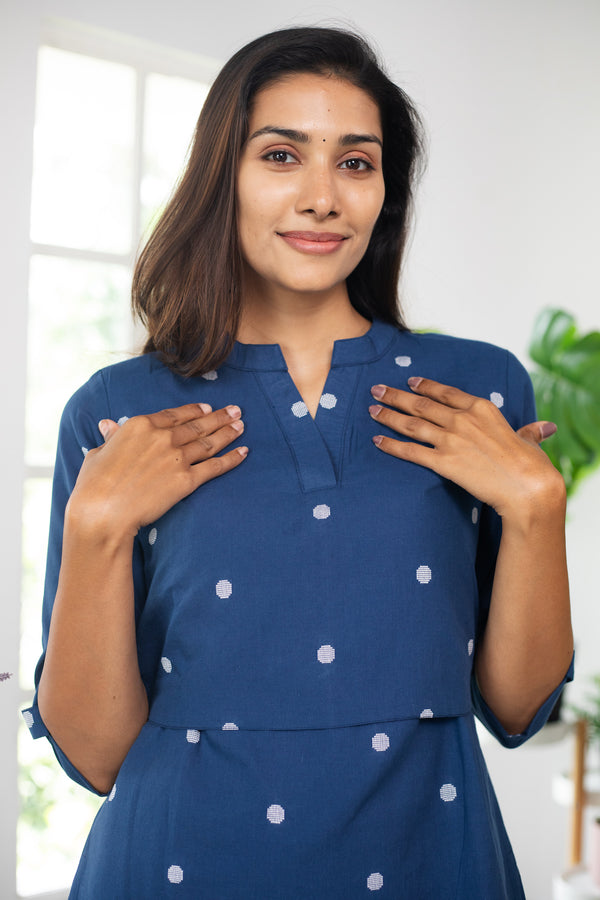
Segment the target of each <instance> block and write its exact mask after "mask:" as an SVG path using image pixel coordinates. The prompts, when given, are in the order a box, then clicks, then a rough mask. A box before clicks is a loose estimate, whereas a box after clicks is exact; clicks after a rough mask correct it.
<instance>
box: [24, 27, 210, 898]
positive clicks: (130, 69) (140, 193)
mask: <svg viewBox="0 0 600 900" xmlns="http://www.w3.org/2000/svg"><path fill="white" fill-rule="evenodd" d="M215 70H216V66H215V64H214V62H212V61H206V60H201V59H197V58H193V57H190V56H189V55H186V54H178V53H175V52H170V51H168V50H166V49H164V48H157V47H153V46H148V45H146V44H142V43H141V42H138V41H132V40H128V39H124V38H120V37H118V36H114V35H109V36H107V35H102V34H98V33H97V32H93V31H91V30H88V29H85V28H80V27H77V26H67V25H65V24H62V23H61V24H60V25H58V24H57V25H52V26H48V29H47V33H46V35H45V36H44V41H43V44H42V46H41V47H40V49H39V57H38V83H37V99H36V114H35V134H34V154H33V160H34V161H33V185H32V206H31V257H30V268H29V331H28V365H27V399H26V438H25V484H24V509H23V575H22V604H21V645H20V669H19V679H20V688H21V700H22V705H26V704H27V703H29V702H30V700H31V695H32V690H33V671H34V667H35V662H36V660H37V657H38V656H39V651H40V644H39V635H40V617H41V597H42V585H43V571H44V561H45V553H46V541H47V530H48V513H49V499H50V486H51V477H52V464H53V458H54V453H55V446H56V436H57V429H58V421H59V418H60V413H61V410H62V407H63V406H64V404H65V402H66V401H67V399H68V398H69V396H70V395H71V394H72V393H73V391H74V390H75V389H76V388H77V387H79V385H80V384H82V383H83V382H84V381H85V380H86V379H87V378H88V377H89V376H90V375H91V374H92V373H93V372H94V371H95V370H96V369H98V368H99V367H101V366H104V365H108V364H110V363H112V362H116V361H117V360H119V359H121V358H123V357H124V356H126V355H129V354H130V353H131V352H135V351H136V350H137V349H139V345H140V338H141V335H139V334H137V333H136V330H135V328H134V325H133V322H132V320H131V316H130V312H129V287H130V281H131V272H132V266H133V262H134V259H135V254H136V251H137V248H138V246H139V243H140V239H141V238H142V237H143V235H144V233H146V232H147V230H148V228H149V226H150V225H151V223H152V220H153V219H154V218H155V216H156V214H157V212H158V211H159V210H160V208H161V206H162V205H163V204H164V203H165V201H166V199H167V197H168V195H169V193H170V190H171V188H172V185H173V183H174V181H175V180H176V178H177V175H178V174H179V172H180V170H181V168H182V165H183V163H184V160H185V156H186V152H187V149H188V146H189V142H190V139H191V136H192V132H193V128H194V125H195V122H196V119H197V116H198V113H199V110H200V108H201V106H202V103H203V102H204V98H205V96H206V92H207V90H208V84H209V82H210V80H211V79H212V77H213V75H214V73H215ZM19 789H20V794H21V815H20V818H19V822H18V829H17V847H18V852H17V855H18V861H17V888H18V892H19V894H21V895H24V896H35V895H36V894H38V893H41V892H47V891H56V892H57V893H56V897H57V898H58V897H62V896H65V897H66V888H67V886H68V885H69V884H70V881H71V879H72V877H73V873H74V869H75V866H76V863H77V860H78V858H79V855H80V852H81V849H82V846H83V842H84V840H85V836H86V834H87V830H88V828H89V824H90V821H91V818H92V817H93V815H94V813H95V810H96V809H97V808H98V806H99V804H100V802H102V801H101V800H99V798H96V797H94V796H93V795H91V794H89V793H88V792H86V791H85V790H83V789H82V788H79V787H78V786H77V785H75V784H73V783H72V782H70V781H69V779H67V777H66V776H65V775H63V774H62V773H61V772H60V769H59V768H58V765H57V763H56V762H55V761H54V757H53V754H52V751H51V749H50V747H49V745H48V744H47V742H46V741H43V740H42V741H32V740H31V738H30V736H29V734H28V733H27V728H26V726H24V725H23V726H22V727H21V732H20V734H19Z"/></svg>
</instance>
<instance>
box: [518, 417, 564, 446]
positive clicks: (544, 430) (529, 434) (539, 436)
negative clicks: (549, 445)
mask: <svg viewBox="0 0 600 900" xmlns="http://www.w3.org/2000/svg"><path fill="white" fill-rule="evenodd" d="M556 430H557V427H556V425H555V424H554V422H545V421H542V422H530V423H529V425H523V427H522V428H519V430H518V431H517V434H518V435H519V437H522V438H523V439H524V440H526V441H528V442H529V443H530V444H541V443H542V441H545V440H546V438H549V437H552V435H553V434H555V432H556Z"/></svg>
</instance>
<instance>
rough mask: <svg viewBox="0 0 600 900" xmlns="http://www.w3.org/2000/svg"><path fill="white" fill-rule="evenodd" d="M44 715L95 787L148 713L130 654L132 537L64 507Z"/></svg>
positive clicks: (106, 782)
mask: <svg viewBox="0 0 600 900" xmlns="http://www.w3.org/2000/svg"><path fill="white" fill-rule="evenodd" d="M38 696H39V705H40V712H41V715H42V718H43V719H44V722H45V724H46V726H47V728H48V730H49V731H50V733H51V734H52V736H53V738H54V739H55V740H56V742H57V743H58V745H59V746H60V747H61V749H62V750H63V751H64V753H65V754H66V755H67V756H68V757H69V759H70V760H71V762H72V763H73V764H74V765H75V766H76V767H77V768H78V769H79V770H80V771H81V773H82V774H83V775H84V776H85V777H86V778H87V779H88V780H89V781H90V782H91V784H92V785H93V786H94V787H96V788H97V789H98V790H99V791H103V792H106V791H108V790H110V787H111V785H112V783H113V782H114V778H115V776H116V773H117V772H118V769H119V767H120V765H121V763H122V761H123V759H124V758H125V755H126V754H127V751H128V750H129V748H130V746H131V744H132V743H133V741H134V740H135V738H136V737H137V735H138V733H139V731H140V729H141V727H142V725H143V724H144V722H145V721H146V719H147V716H148V701H147V696H146V692H145V689H144V686H143V684H142V680H141V676H140V671H139V667H138V661H137V649H136V640H135V615H134V600H133V575H132V543H131V538H127V537H117V536H115V537H111V538H108V537H105V536H104V532H103V531H102V530H101V529H95V530H94V529H93V528H91V527H89V525H87V524H86V523H85V522H83V521H82V519H81V517H79V519H78V517H77V516H76V515H73V514H70V513H69V511H67V517H66V521H65V535H64V544H63V555H62V563H61V571H60V578H59V583H58V589H57V594H56V599H55V602H54V608H53V612H52V620H51V625H50V633H49V637H48V647H47V653H46V660H45V664H44V669H43V672H42V677H41V681H40V685H39V695H38Z"/></svg>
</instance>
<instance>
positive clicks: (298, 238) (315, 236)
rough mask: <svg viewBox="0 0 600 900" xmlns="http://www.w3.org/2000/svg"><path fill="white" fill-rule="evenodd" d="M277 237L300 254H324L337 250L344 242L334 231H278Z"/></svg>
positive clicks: (342, 237)
mask: <svg viewBox="0 0 600 900" xmlns="http://www.w3.org/2000/svg"><path fill="white" fill-rule="evenodd" d="M278 234H279V237H281V238H283V240H284V241H285V242H286V243H287V244H288V245H289V246H290V247H293V248H294V249H295V250H300V251H301V252H302V253H316V254H325V253H333V252H335V251H336V250H338V249H339V248H340V247H341V245H342V243H343V242H344V241H345V240H346V238H345V236H344V235H343V234H337V233H336V232H334V231H280V232H278Z"/></svg>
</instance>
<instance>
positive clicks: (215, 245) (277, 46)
mask: <svg viewBox="0 0 600 900" xmlns="http://www.w3.org/2000/svg"><path fill="white" fill-rule="evenodd" d="M296 72H314V73H317V74H326V75H334V76H337V77H341V78H344V79H346V80H347V81H349V82H351V83H352V84H354V85H356V86H357V87H360V88H361V89H362V90H364V91H365V92H366V93H368V94H369V96H370V97H371V98H372V99H373V100H374V101H375V102H376V103H377V106H378V108H379V111H380V115H381V123H382V129H383V176H384V182H385V201H384V205H383V209H382V211H381V213H380V215H379V218H378V220H377V222H376V224H375V228H374V230H373V234H372V236H371V240H370V242H369V246H368V248H367V251H366V253H365V255H364V257H363V258H362V260H361V261H360V263H359V264H358V266H357V267H356V269H355V270H354V271H353V272H352V273H351V274H350V275H349V276H348V279H347V286H348V294H349V297H350V301H351V303H352V304H353V306H354V307H355V308H356V309H357V310H358V311H359V312H360V313H361V314H362V315H363V316H365V317H366V318H368V319H371V320H372V319H373V318H374V317H376V318H380V319H383V320H384V321H386V322H390V323H393V324H396V325H397V326H398V327H399V328H402V329H404V328H405V327H406V326H405V324H404V322H403V319H402V316H401V312H400V309H399V303H398V278H399V274H400V268H401V264H402V257H403V252H404V247H405V244H406V238H407V234H408V229H409V224H410V213H411V209H412V186H413V183H414V181H415V178H416V176H417V173H418V171H419V164H420V161H421V159H422V157H423V153H422V150H423V141H422V128H421V122H420V119H419V116H418V114H417V112H416V110H415V108H414V106H413V104H412V103H411V101H410V99H409V98H408V97H407V96H406V94H405V93H404V92H403V91H402V90H401V89H400V88H399V87H397V85H395V84H394V83H393V82H392V81H391V80H390V79H389V78H388V77H387V75H386V74H385V72H384V71H383V68H382V66H381V65H380V64H379V62H378V60H377V57H376V56H375V53H374V52H373V50H372V49H371V47H370V46H369V45H368V44H367V43H366V41H364V40H363V38H361V37H360V36H358V35H356V34H353V33H352V32H348V31H344V30H341V29H338V28H321V27H298V28H288V29H284V30H281V31H274V32H272V33H271V34H267V35H264V36H263V37H259V38H257V39H256V40H254V41H252V42H251V43H249V44H247V45H246V46H245V47H243V48H242V49H241V50H238V52H237V53H236V54H235V55H234V56H232V58H231V59H230V60H229V62H228V63H226V64H225V66H224V67H223V69H222V70H221V72H220V73H219V75H218V76H217V78H216V80H215V82H214V84H213V85H212V87H211V89H210V91H209V94H208V96H207V98H206V101H205V103H204V106H203V107H202V112H201V113H200V118H199V119H198V124H197V126H196V132H195V135H194V140H193V143H192V147H191V151H190V156H189V161H188V164H187V166H186V169H185V171H184V172H183V175H182V176H181V179H180V181H179V183H178V185H177V187H176V189H175V191H174V193H173V195H172V197H171V199H170V200H169V202H168V204H167V206H166V208H165V210H164V212H163V214H162V216H161V217H160V219H159V221H158V223H157V225H156V227H155V229H154V232H153V233H152V235H151V236H150V238H149V240H148V242H147V244H146V246H145V247H144V249H143V250H142V253H141V254H140V257H139V260H138V262H137V266H136V269H135V272H134V276H133V287H132V300H133V308H134V311H135V312H136V313H137V315H139V316H140V318H141V319H142V321H143V322H144V324H145V325H146V328H147V330H148V335H149V336H148V340H147V342H146V345H145V347H144V352H146V353H148V352H152V351H158V352H159V354H160V356H161V358H162V359H163V360H164V361H165V362H166V363H167V364H168V365H169V366H171V367H172V368H173V369H175V370H176V371H178V372H180V373H181V374H185V375H198V374H201V373H203V372H206V371H208V370H210V369H215V368H217V367H218V366H219V365H220V364H221V363H222V362H223V361H224V359H225V358H226V357H227V355H228V354H229V352H230V350H231V347H232V344H233V341H234V339H235V335H236V332H237V327H238V323H239V317H240V307H241V284H242V258H241V252H240V246H239V240H238V232H237V221H236V198H235V188H236V174H237V169H238V163H239V159H240V155H241V152H242V148H243V146H244V142H245V140H246V139H247V137H248V119H249V115H250V110H251V106H252V102H253V99H254V97H255V96H256V94H257V93H258V92H259V91H260V90H261V89H262V88H264V87H266V86H267V85H268V84H271V83H273V82H275V81H277V80H278V79H279V78H281V77H284V76H286V75H290V74H293V73H296Z"/></svg>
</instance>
